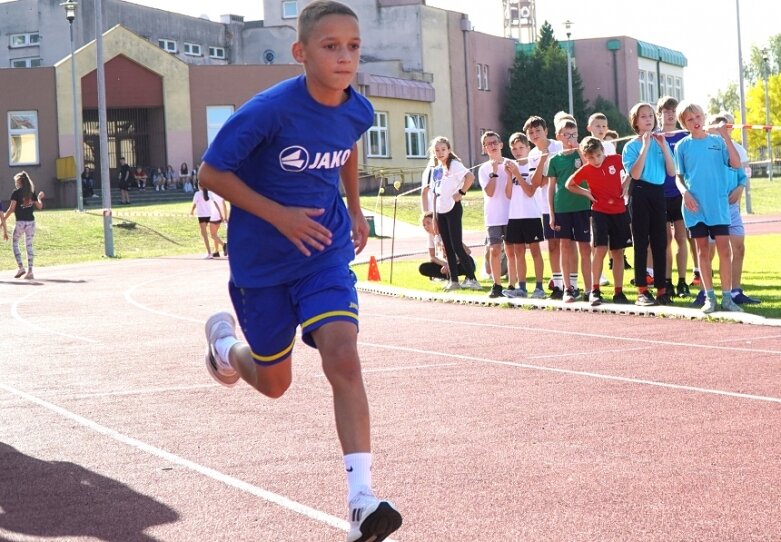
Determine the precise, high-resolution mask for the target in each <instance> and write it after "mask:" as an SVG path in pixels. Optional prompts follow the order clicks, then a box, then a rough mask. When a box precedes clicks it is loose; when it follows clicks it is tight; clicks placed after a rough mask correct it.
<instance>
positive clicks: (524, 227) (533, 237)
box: [504, 132, 545, 299]
mask: <svg viewBox="0 0 781 542" xmlns="http://www.w3.org/2000/svg"><path fill="white" fill-rule="evenodd" d="M509 143H510V152H511V153H512V155H513V158H515V160H516V163H517V165H518V171H520V173H521V176H520V177H515V176H513V178H512V183H508V184H507V186H506V191H507V196H508V197H509V198H510V212H509V221H508V222H507V238H506V239H505V246H506V248H507V269H508V273H507V278H508V279H509V282H510V287H512V286H513V285H514V284H515V282H516V281H517V282H518V289H517V290H515V292H516V293H514V294H513V293H512V292H513V290H512V289H508V290H505V291H504V295H505V296H507V297H526V296H527V293H528V290H527V288H526V248H527V247H528V248H529V252H530V253H531V255H532V261H533V262H534V279H535V281H536V282H535V286H534V291H533V292H532V294H531V297H532V298H533V299H545V290H543V289H542V273H543V262H542V252H541V251H540V243H541V242H542V240H543V233H542V213H540V209H539V207H537V202H536V200H535V198H534V194H535V193H536V192H537V189H538V188H539V187H538V186H534V185H533V184H532V183H531V180H530V179H529V164H528V160H527V157H528V155H529V140H528V139H527V138H526V136H525V135H523V134H522V133H521V132H515V133H514V134H512V135H511V136H510V140H509Z"/></svg>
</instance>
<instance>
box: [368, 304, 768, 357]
mask: <svg viewBox="0 0 781 542" xmlns="http://www.w3.org/2000/svg"><path fill="white" fill-rule="evenodd" d="M361 316H372V317H377V318H383V319H388V318H395V319H398V320H411V321H414V322H428V323H437V324H459V325H465V326H469V327H485V328H493V329H508V330H516V331H530V332H535V333H550V334H555V335H570V336H573V337H586V338H590V339H607V340H614V341H627V342H636V343H642V344H655V345H660V346H680V347H683V348H702V349H705V350H724V351H727V352H750V353H753V354H773V355H775V356H781V350H769V349H768V350H765V349H762V348H742V347H739V346H718V345H715V344H697V343H684V342H676V341H661V340H657V339H644V338H642V337H620V336H618V335H607V334H601V333H586V332H584V331H569V330H561V329H549V328H544V327H532V326H517V325H512V324H489V323H485V322H474V321H466V320H446V319H443V318H424V317H420V316H404V315H398V314H382V313H373V312H369V313H367V312H361Z"/></svg>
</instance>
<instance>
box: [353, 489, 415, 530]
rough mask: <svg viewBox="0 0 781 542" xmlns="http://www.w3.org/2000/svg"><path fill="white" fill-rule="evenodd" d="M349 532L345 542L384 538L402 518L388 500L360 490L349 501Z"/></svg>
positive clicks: (398, 524)
mask: <svg viewBox="0 0 781 542" xmlns="http://www.w3.org/2000/svg"><path fill="white" fill-rule="evenodd" d="M349 514H350V532H349V533H348V534H347V542H369V541H378V542H379V541H381V540H385V539H386V538H387V537H388V536H389V535H391V534H392V533H393V532H395V531H396V530H397V529H398V528H399V527H401V523H402V519H401V514H399V512H398V510H396V507H395V506H393V503H392V502H390V501H381V500H379V499H378V498H377V497H375V496H374V495H373V494H371V493H366V492H361V493H359V494H358V495H356V496H355V497H354V498H353V499H352V500H351V501H350V512H349Z"/></svg>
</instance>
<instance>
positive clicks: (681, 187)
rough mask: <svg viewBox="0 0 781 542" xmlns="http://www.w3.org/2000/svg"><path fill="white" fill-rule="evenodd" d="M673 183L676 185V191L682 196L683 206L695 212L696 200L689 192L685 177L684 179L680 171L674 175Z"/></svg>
mask: <svg viewBox="0 0 781 542" xmlns="http://www.w3.org/2000/svg"><path fill="white" fill-rule="evenodd" d="M675 184H676V186H677V187H678V191H679V192H680V193H681V195H682V196H683V204H684V206H685V207H686V208H687V209H689V210H690V211H692V212H696V211H697V208H698V207H699V206H698V205H697V200H696V199H694V196H692V194H691V192H689V187H687V186H686V179H684V178H683V175H681V174H680V173H679V174H678V175H676V176H675Z"/></svg>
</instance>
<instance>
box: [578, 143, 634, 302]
mask: <svg viewBox="0 0 781 542" xmlns="http://www.w3.org/2000/svg"><path fill="white" fill-rule="evenodd" d="M602 145H603V143H602V142H601V141H600V140H599V138H596V137H593V136H589V137H586V138H584V139H583V141H581V142H580V151H581V154H582V155H583V159H584V160H585V161H586V164H585V165H584V166H583V167H581V168H580V169H578V170H577V171H576V172H575V173H574V174H573V175H572V176H571V177H570V178H569V179H567V184H566V187H567V190H569V191H570V192H574V193H575V194H580V195H581V196H585V197H586V198H588V199H589V201H591V203H592V205H591V222H592V225H593V228H594V255H593V258H592V261H591V281H592V282H591V284H592V285H593V287H592V290H591V293H590V294H589V303H591V306H592V307H593V306H597V305H601V304H602V292H600V290H599V277H601V276H602V267H603V265H604V261H605V255H606V254H607V251H608V249H609V250H610V255H611V257H612V258H613V284H615V293H614V295H613V303H620V304H627V303H629V300H628V299H627V298H626V295H624V292H623V286H624V249H625V248H627V247H631V246H632V231H631V229H630V227H629V215H628V214H627V212H626V204H625V203H624V195H625V194H626V190H627V188H628V187H629V181H630V179H629V177H627V176H622V175H621V173H622V172H623V171H624V165H623V163H622V162H621V157H620V156H618V155H617V154H611V155H609V156H605V151H604V148H603V146H602ZM622 179H623V180H622ZM584 183H585V185H586V186H585V187H584V186H583V184H584Z"/></svg>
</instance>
